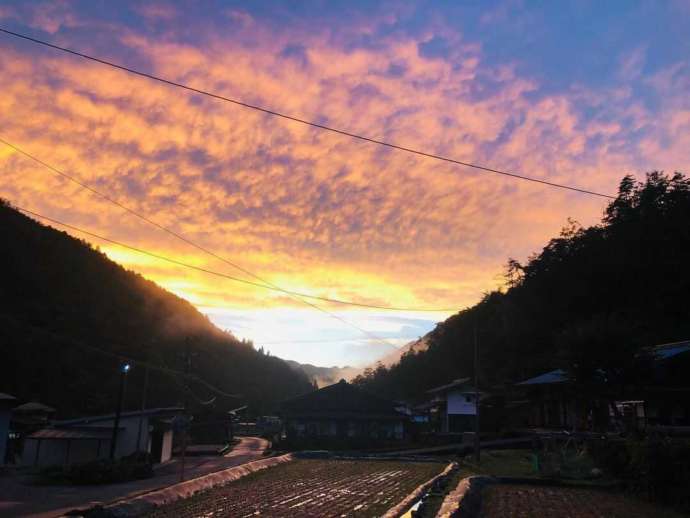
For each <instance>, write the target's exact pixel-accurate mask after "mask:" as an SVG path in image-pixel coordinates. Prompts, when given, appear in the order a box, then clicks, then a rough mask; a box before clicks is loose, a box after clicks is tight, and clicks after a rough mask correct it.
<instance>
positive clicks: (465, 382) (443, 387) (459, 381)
mask: <svg viewBox="0 0 690 518" xmlns="http://www.w3.org/2000/svg"><path fill="white" fill-rule="evenodd" d="M471 379H472V378H458V379H456V380H453V381H451V382H450V383H447V384H445V385H441V386H440V387H435V388H432V389H429V390H427V391H426V392H427V394H434V393H435V392H444V391H446V390H450V389H453V388H455V387H461V386H464V385H468V384H469V382H470V380H471Z"/></svg>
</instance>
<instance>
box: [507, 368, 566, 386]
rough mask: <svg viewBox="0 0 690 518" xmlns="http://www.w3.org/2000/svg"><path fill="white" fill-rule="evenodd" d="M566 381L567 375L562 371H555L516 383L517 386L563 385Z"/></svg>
mask: <svg viewBox="0 0 690 518" xmlns="http://www.w3.org/2000/svg"><path fill="white" fill-rule="evenodd" d="M566 381H568V373H566V372H565V371H564V370H563V369H556V370H553V371H550V372H545V373H544V374H540V375H539V376H535V377H534V378H530V379H528V380H525V381H521V382H520V383H517V385H551V384H554V383H565V382H566Z"/></svg>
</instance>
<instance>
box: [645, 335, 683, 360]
mask: <svg viewBox="0 0 690 518" xmlns="http://www.w3.org/2000/svg"><path fill="white" fill-rule="evenodd" d="M649 351H650V352H651V353H652V354H654V356H656V358H657V359H659V360H666V359H668V358H673V357H674V356H678V355H679V354H683V353H686V352H688V351H690V340H685V341H683V342H673V343H668V344H661V345H655V346H654V347H650V349H649Z"/></svg>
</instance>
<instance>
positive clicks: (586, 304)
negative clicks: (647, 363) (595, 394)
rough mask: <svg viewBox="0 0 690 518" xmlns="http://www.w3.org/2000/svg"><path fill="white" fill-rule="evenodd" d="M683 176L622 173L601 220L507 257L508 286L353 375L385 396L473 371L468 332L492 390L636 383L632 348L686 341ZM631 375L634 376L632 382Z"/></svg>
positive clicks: (687, 242) (688, 273) (687, 255)
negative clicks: (563, 382)
mask: <svg viewBox="0 0 690 518" xmlns="http://www.w3.org/2000/svg"><path fill="white" fill-rule="evenodd" d="M688 265H690V180H689V179H688V178H686V177H685V176H683V175H681V174H679V173H677V174H675V175H674V176H672V177H668V176H666V175H663V174H661V173H650V174H648V175H647V179H646V181H645V182H642V183H636V182H634V181H633V179H632V178H631V177H626V178H624V179H623V181H622V182H621V185H620V189H619V194H618V196H617V198H616V199H615V200H613V201H612V202H611V203H610V204H609V205H608V207H607V208H606V210H605V213H604V216H603V219H602V222H601V223H600V224H599V225H595V226H592V227H589V228H581V227H580V226H579V225H578V224H576V223H575V222H572V221H570V222H569V225H568V226H567V227H566V228H564V229H563V231H562V232H561V235H560V236H559V237H557V238H554V239H552V240H551V241H550V242H549V243H548V244H547V245H546V247H544V249H543V250H542V251H541V252H540V253H539V254H535V255H533V256H531V257H530V258H529V259H528V261H527V262H526V263H525V264H524V265H523V264H520V263H518V262H517V261H514V260H510V261H509V262H508V266H507V270H506V281H507V286H508V287H507V289H505V290H499V291H494V292H491V293H488V294H486V295H485V296H484V298H483V299H482V300H481V301H480V302H479V303H478V304H477V305H475V306H474V307H472V308H470V309H467V310H464V311H462V312H460V313H458V314H457V315H454V316H452V317H450V318H449V319H447V320H446V321H445V322H443V323H441V324H439V325H438V326H437V327H436V328H435V329H434V330H433V331H431V332H430V333H428V334H427V335H426V336H425V341H426V342H427V343H428V348H427V349H426V350H424V351H420V352H409V353H407V354H405V355H403V356H402V358H401V359H400V361H399V362H398V363H396V364H394V365H393V366H391V367H390V368H386V367H384V366H382V365H381V366H379V367H377V368H376V369H369V370H368V371H366V372H365V373H364V375H362V376H359V377H358V378H356V379H355V382H357V383H360V384H363V385H365V386H367V387H368V388H369V389H371V390H375V391H377V392H379V393H382V394H385V395H387V396H389V397H409V398H413V397H415V396H418V395H420V394H422V393H423V392H424V391H425V390H426V389H428V388H430V387H433V386H438V385H440V384H442V383H444V382H447V381H450V380H452V379H455V378H460V377H464V376H473V374H474V372H473V364H474V341H475V338H474V337H475V330H476V332H477V339H478V342H479V359H480V380H481V381H482V383H483V384H486V385H489V386H491V385H500V384H505V383H512V382H515V381H519V380H521V379H526V378H527V377H529V376H532V375H534V374H537V373H540V372H543V371H546V370H550V369H555V368H563V369H566V370H567V371H568V372H569V374H570V376H571V377H572V378H574V379H575V380H579V381H581V382H582V383H583V384H585V385H586V384H587V383H590V382H593V381H594V379H595V378H596V377H601V376H600V373H601V372H605V373H606V376H605V378H606V382H607V383H608V384H610V385H612V386H613V385H615V386H618V387H620V386H623V385H624V384H625V382H626V381H627V382H630V381H632V382H634V373H635V367H634V366H635V360H634V359H635V357H636V353H637V352H638V351H639V350H640V348H641V347H644V346H649V345H653V344H658V343H666V342H673V341H677V340H683V339H687V338H688V337H690V304H688V294H689V293H690V270H689V269H688ZM631 378H632V380H631Z"/></svg>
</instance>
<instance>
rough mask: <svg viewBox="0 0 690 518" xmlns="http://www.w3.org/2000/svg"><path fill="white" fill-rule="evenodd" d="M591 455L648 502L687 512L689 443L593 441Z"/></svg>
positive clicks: (689, 479)
mask: <svg viewBox="0 0 690 518" xmlns="http://www.w3.org/2000/svg"><path fill="white" fill-rule="evenodd" d="M588 447H589V452H590V455H592V457H593V458H594V460H595V462H596V463H597V464H598V465H599V467H601V468H602V469H603V470H604V471H606V472H607V473H608V474H610V475H612V476H614V477H616V478H619V479H621V480H622V481H623V482H624V483H625V485H626V487H627V488H628V489H629V490H631V491H634V492H635V493H637V494H642V495H646V496H647V497H648V498H649V499H650V500H653V501H658V502H662V503H666V504H670V505H675V506H679V507H682V508H684V509H686V510H690V444H689V443H688V442H686V441H682V440H673V439H654V438H648V439H645V440H605V439H603V440H596V441H592V442H591V443H590V444H589V446H588Z"/></svg>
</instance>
